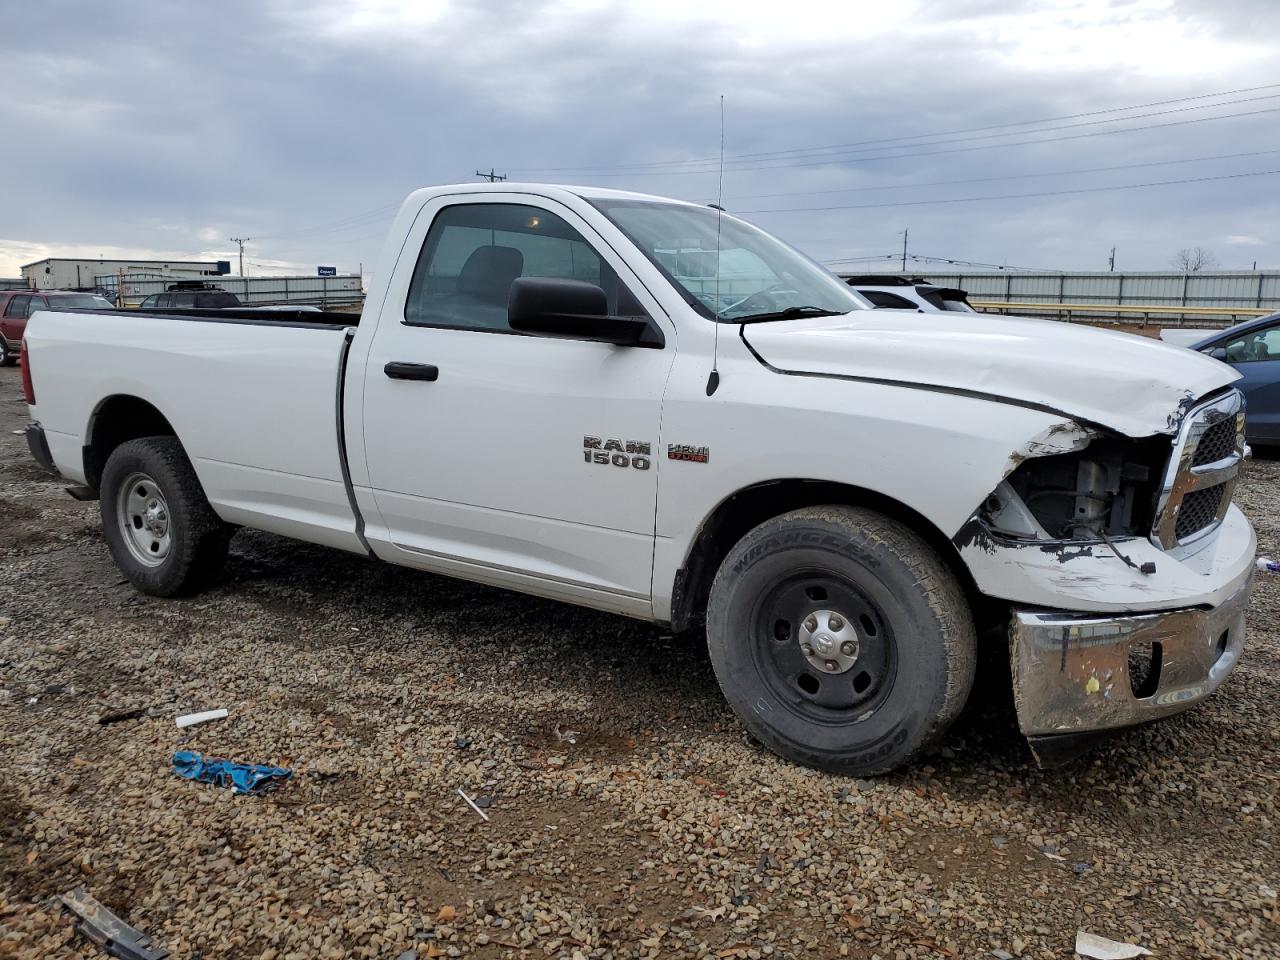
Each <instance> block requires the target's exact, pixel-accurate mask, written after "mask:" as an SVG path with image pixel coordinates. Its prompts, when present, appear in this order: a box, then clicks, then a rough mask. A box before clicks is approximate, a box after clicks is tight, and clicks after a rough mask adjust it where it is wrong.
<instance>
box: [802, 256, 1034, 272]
mask: <svg viewBox="0 0 1280 960" xmlns="http://www.w3.org/2000/svg"><path fill="white" fill-rule="evenodd" d="M901 256H902V254H901V253H884V254H880V255H879V256H874V257H838V258H836V259H834V260H823V261H822V263H824V264H836V263H866V262H870V261H876V260H897V259H899V258H900V257H901ZM907 259H908V260H912V261H915V262H917V263H946V264H950V265H952V266H957V267H989V268H990V269H992V270H1025V271H1028V272H1031V273H1035V272H1041V273H1048V272H1050V271H1049V269H1048V268H1047V267H1019V266H1015V265H1013V264H1011V263H982V262H980V261H977V260H962V259H960V258H958V257H926V256H923V255H921V254H915V253H913V254H911V255H910V256H909V257H908V258H907ZM899 272H905V267H904V268H903V270H902V271H899Z"/></svg>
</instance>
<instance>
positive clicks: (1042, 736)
mask: <svg viewBox="0 0 1280 960" xmlns="http://www.w3.org/2000/svg"><path fill="white" fill-rule="evenodd" d="M729 263H731V264H732V265H733V268H732V270H726V269H720V268H719V267H718V265H721V264H729ZM376 278H377V279H376V282H375V283H374V284H373V287H372V289H371V290H370V291H369V296H368V300H367V302H366V307H365V311H364V315H363V316H362V317H361V318H360V319H359V320H358V321H357V319H356V318H354V317H352V316H348V315H341V314H323V313H310V314H305V315H289V314H274V315H267V314H262V313H241V312H237V311H234V310H229V311H228V310H222V311H203V312H202V311H188V312H178V313H174V312H165V311H158V312H141V311H108V310H102V311H98V312H96V313H86V312H74V313H72V312H66V313H64V312H59V311H56V310H48V311H43V312H40V313H37V314H36V315H35V317H34V318H33V319H32V320H31V323H30V326H29V327H28V329H27V333H26V339H25V341H24V344H23V363H24V371H23V374H24V378H25V381H26V384H25V386H26V390H27V402H28V403H29V404H30V414H31V418H32V423H31V425H30V427H29V430H28V438H29V442H30V446H31V449H32V451H33V454H34V455H35V457H36V458H37V459H38V460H39V461H40V462H41V463H43V464H45V465H46V466H48V467H50V468H51V469H54V470H56V471H57V472H58V473H59V474H61V475H62V476H63V477H65V478H66V479H67V480H68V481H69V482H70V483H72V484H73V485H74V486H72V487H71V488H70V492H71V493H72V494H73V495H76V496H79V497H82V498H98V499H100V501H101V513H102V521H103V529H104V532H105V534H106V538H107V541H108V543H109V544H110V548H111V552H112V554H113V556H114V557H115V560H116V562H117V563H118V564H119V566H120V568H121V570H122V571H123V572H124V573H125V575H126V576H127V577H128V578H129V579H130V580H131V581H132V582H133V584H134V585H135V586H136V587H137V588H138V589H140V590H143V591H145V592H148V593H152V594H157V595H160V596H169V595H173V594H179V593H184V592H190V591H193V590H196V589H198V588H200V587H201V586H203V585H205V584H207V583H209V582H210V580H211V578H213V577H214V576H215V575H216V573H217V571H218V568H219V565H220V564H221V562H222V560H223V558H224V556H225V555H226V552H227V546H228V541H229V540H230V538H231V535H232V533H233V531H234V530H235V529H236V528H237V527H238V526H247V527H254V528H257V529H260V530H268V531H273V532H275V533H278V534H283V535H285V536H289V537H295V538H297V539H299V540H306V541H311V542H313V543H319V544H326V545H328V546H331V547H334V548H337V549H340V550H348V551H352V552H355V553H360V554H365V555H367V556H368V557H370V558H371V559H374V560H380V561H385V562H388V563H396V564H402V565H405V566H411V567H418V568H421V569H423V570H429V571H433V572H435V573H440V574H448V575H451V576H455V577H462V578H465V579H469V580H475V581H480V582H483V583H488V584H494V585H497V586H501V587H506V588H510V589H512V590H519V591H524V592H527V593H532V594H538V595H541V596H544V597H552V598H556V599H559V600H564V601H568V602H570V603H576V604H581V605H584V606H588V607H594V608H596V609H599V610H605V611H611V612H613V613H617V614H625V615H627V616H631V617H638V618H641V619H644V620H649V621H653V622H656V623H660V624H664V625H669V626H670V627H671V628H673V629H676V630H680V629H684V628H686V627H687V626H689V625H691V624H696V623H700V622H703V621H704V620H705V625H706V635H707V642H708V645H709V648H710V656H711V661H712V664H713V666H714V669H715V672H716V675H717V677H718V679H719V682H720V685H721V687H722V689H723V691H724V694H725V696H726V697H727V698H728V700H729V702H730V704H732V706H733V709H734V710H735V711H736V712H737V714H738V716H739V717H740V718H741V720H742V723H743V724H744V725H745V726H746V727H747V728H748V729H749V730H750V731H751V733H752V734H754V735H755V736H756V737H757V738H758V739H759V740H760V741H761V742H762V743H764V744H765V745H766V746H768V747H769V748H771V749H773V750H775V751H777V752H778V753H780V754H782V755H784V756H786V757H789V758H792V759H794V760H796V761H799V762H801V763H806V764H811V765H814V766H818V767H823V768H826V769H829V770H834V771H839V772H844V773H856V774H860V775H868V774H874V773H878V772H883V771H886V770H889V769H891V768H893V767H896V766H898V765H900V764H903V763H905V762H907V761H909V760H910V759H911V758H912V757H914V756H916V755H917V754H918V753H919V752H920V751H921V750H924V749H926V748H927V747H928V746H929V745H930V744H931V743H933V742H935V741H936V740H937V738H938V737H939V736H940V735H941V734H942V733H943V732H944V731H945V730H946V729H947V727H948V726H949V725H950V724H951V722H952V721H953V720H954V719H955V717H956V715H957V714H958V713H959V711H960V710H961V708H962V707H963V706H964V704H965V702H966V699H967V698H968V696H969V692H970V688H971V686H972V684H973V680H974V674H975V669H976V665H977V664H978V663H979V662H980V660H979V652H980V650H979V647H980V645H981V646H985V647H987V648H988V649H991V650H995V651H997V652H998V653H999V655H998V656H996V657H994V658H984V659H983V660H982V661H981V662H983V663H984V664H985V666H984V667H983V669H984V670H986V669H995V670H1000V669H1001V665H1002V664H1009V665H1011V668H1012V669H1011V674H1012V684H1013V694H1014V696H1013V699H1014V703H1015V705H1016V709H1017V716H1018V721H1019V725H1020V728H1021V730H1022V732H1023V733H1024V734H1025V735H1026V736H1027V737H1029V738H1030V739H1031V741H1032V743H1033V746H1034V747H1035V748H1036V752H1037V754H1038V755H1039V756H1040V757H1041V759H1050V760H1051V759H1054V758H1057V757H1060V756H1063V755H1065V754H1066V753H1067V752H1068V751H1070V750H1073V749H1078V748H1079V747H1080V746H1081V745H1082V744H1085V743H1087V742H1088V741H1090V740H1092V739H1093V736H1092V735H1094V734H1097V733H1099V732H1101V731H1106V730H1110V729H1113V728H1117V727H1123V726H1128V725H1132V724H1137V723H1141V722H1144V721H1147V720H1152V719H1156V718H1159V717H1162V716H1166V715H1168V714H1172V713H1175V712H1177V711H1180V710H1183V709H1185V708H1187V707H1189V706H1191V705H1192V704H1194V703H1196V702H1197V701H1200V700H1202V699H1204V698H1205V697H1206V696H1208V695H1209V693H1210V692H1211V691H1213V690H1214V688H1215V687H1217V686H1218V685H1219V684H1220V683H1221V682H1222V680H1223V678H1224V677H1225V676H1226V675H1227V674H1228V672H1229V671H1230V670H1231V669H1232V667H1233V666H1234V664H1235V663H1236V661H1237V659H1238V656H1239V653H1240V649H1241V644H1242V642H1243V638H1244V615H1245V608H1246V605H1247V600H1248V595H1249V587H1250V582H1251V574H1252V570H1253V565H1254V550H1255V540H1254V535H1253V531H1252V528H1251V527H1250V525H1249V522H1248V521H1247V520H1246V519H1245V517H1244V516H1243V514H1242V513H1241V512H1240V510H1239V509H1238V508H1236V507H1235V506H1233V504H1232V490H1233V487H1234V485H1235V482H1236V477H1237V473H1238V471H1239V469H1240V465H1241V461H1242V459H1243V457H1244V451H1245V445H1244V441H1243V439H1242V437H1243V423H1244V412H1243V409H1242V402H1241V399H1240V395H1239V393H1238V392H1237V391H1235V390H1234V389H1232V387H1231V382H1232V381H1233V380H1234V379H1235V378H1236V374H1235V373H1234V372H1233V371H1232V370H1231V369H1230V368H1229V367H1227V366H1225V365H1223V364H1221V363H1219V362H1217V361H1215V360H1212V359H1209V358H1207V357H1204V356H1200V355H1197V354H1194V353H1191V352H1189V351H1185V350H1179V349H1176V348H1171V347H1167V346H1163V345H1161V344H1159V343H1154V342H1152V341H1149V340H1146V339H1141V338H1137V337H1131V336H1126V335H1123V334H1112V333H1105V332H1100V331H1096V330H1089V329H1082V328H1080V327H1076V326H1070V325H1067V324H1062V323H1055V322H1052V321H1037V320H1020V319H1015V318H1007V317H993V316H982V315H974V314H959V313H950V314H946V315H941V314H905V313H900V312H894V313H886V312H883V311H876V310H873V309H870V308H869V307H870V305H869V304H868V303H867V302H866V301H865V300H863V299H862V298H861V297H859V296H858V295H857V293H855V292H854V291H852V290H851V289H850V288H849V287H848V286H846V285H845V284H844V283H842V282H841V281H840V280H839V279H837V278H836V277H835V276H834V275H832V274H830V273H829V272H827V271H826V270H824V269H823V268H821V267H819V266H818V265H816V264H815V263H813V262H812V261H811V260H809V259H807V258H806V257H804V256H803V255H801V254H800V253H798V252H796V251H795V250H794V249H793V248H791V247H789V246H787V245H785V244H784V243H782V242H781V241H779V240H777V239H775V238H773V237H772V236H770V235H769V234H767V233H765V232H763V231H761V230H759V229H757V228H756V227H754V226H751V225H750V224H748V223H745V222H743V221H742V220H739V219H737V218H735V217H733V216H731V215H729V214H727V213H721V212H720V211H718V210H716V209H709V208H707V207H702V206H697V205H694V204H689V203H680V202H676V201H670V200H664V199H661V198H657V197H650V196H643V195H637V194H630V193H622V192H616V191H608V190H601V189H595V188H573V187H566V186H546V185H538V184H514V183H496V184H491V185H490V184H480V185H476V184H466V185H462V186H445V187H436V188H431V189H425V190H419V191H417V192H415V193H413V194H411V195H410V196H409V198H408V199H407V200H406V201H405V203H404V205H403V207H401V209H400V213H399V215H398V216H397V218H396V220H395V224H394V226H393V228H392V230H391V233H390V235H389V237H388V239H387V241H386V244H385V246H384V248H383V252H382V260H381V262H380V265H379V268H378V272H377V274H376ZM582 642H583V643H588V644H589V643H591V642H592V638H590V637H583V638H582ZM655 709H656V708H655Z"/></svg>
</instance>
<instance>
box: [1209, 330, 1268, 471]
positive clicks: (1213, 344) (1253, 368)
mask: <svg viewBox="0 0 1280 960" xmlns="http://www.w3.org/2000/svg"><path fill="white" fill-rule="evenodd" d="M1191 349H1192V350H1199V351H1200V352H1201V353H1207V354H1209V356H1211V357H1214V358H1216V359H1218V360H1221V361H1222V362H1223V363H1229V364H1231V366H1233V367H1235V368H1236V369H1237V370H1238V371H1240V376H1241V377H1242V379H1240V380H1238V381H1236V383H1235V384H1234V385H1235V386H1236V387H1238V388H1239V389H1240V391H1241V392H1242V393H1243V394H1244V396H1245V401H1246V403H1247V404H1248V407H1247V409H1248V413H1247V414H1246V416H1245V434H1246V436H1247V438H1248V440H1249V442H1250V443H1254V444H1264V445H1272V444H1275V445H1280V313H1273V314H1272V315H1271V316H1269V317H1258V318H1257V319H1256V320H1246V321H1245V322H1244V323H1237V324H1236V325H1235V326H1234V327H1230V328H1229V329H1226V330H1219V331H1217V332H1216V333H1214V334H1213V335H1212V336H1208V337H1205V338H1204V339H1203V340H1201V341H1199V342H1197V343H1194V344H1192V346H1191Z"/></svg>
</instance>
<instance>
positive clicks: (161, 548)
mask: <svg viewBox="0 0 1280 960" xmlns="http://www.w3.org/2000/svg"><path fill="white" fill-rule="evenodd" d="M116 519H117V521H118V522H119V524H120V531H121V532H122V533H123V534H124V542H125V546H127V547H128V548H129V552H130V553H132V554H133V556H134V558H135V559H136V560H137V561H138V562H139V563H142V564H145V565H146V566H148V567H158V566H159V565H160V564H162V563H164V560H165V557H167V556H168V555H169V548H170V547H171V546H172V545H173V536H172V532H171V530H170V525H169V504H168V503H166V502H165V499H164V494H163V493H161V492H160V487H159V486H158V485H157V484H156V482H155V481H154V480H152V479H151V478H150V477H149V476H147V475H146V474H145V473H134V474H131V475H130V476H129V478H128V479H127V480H125V482H124V485H123V486H121V488H120V495H119V497H118V498H117V501H116Z"/></svg>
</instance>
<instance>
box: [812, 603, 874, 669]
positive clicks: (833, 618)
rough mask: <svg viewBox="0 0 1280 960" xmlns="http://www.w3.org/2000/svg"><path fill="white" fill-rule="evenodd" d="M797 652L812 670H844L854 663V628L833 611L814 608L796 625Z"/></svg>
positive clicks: (855, 652)
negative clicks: (798, 630)
mask: <svg viewBox="0 0 1280 960" xmlns="http://www.w3.org/2000/svg"><path fill="white" fill-rule="evenodd" d="M798 640H799V643H800V653H801V654H802V655H803V656H804V658H805V659H806V660H808V661H809V663H810V665H811V666H813V667H814V668H815V669H817V670H820V671H822V672H823V673H827V674H837V673H844V672H845V671H847V670H850V669H852V668H853V665H854V664H855V663H857V662H858V652H859V648H860V641H859V639H858V631H857V630H856V629H855V628H854V626H853V624H852V623H850V622H849V618H848V617H846V616H844V615H843V614H841V613H837V612H836V611H834V610H815V611H814V612H813V613H811V614H809V615H808V616H807V617H805V618H804V621H803V622H802V623H801V624H800V636H799V638H798Z"/></svg>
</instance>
